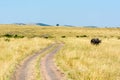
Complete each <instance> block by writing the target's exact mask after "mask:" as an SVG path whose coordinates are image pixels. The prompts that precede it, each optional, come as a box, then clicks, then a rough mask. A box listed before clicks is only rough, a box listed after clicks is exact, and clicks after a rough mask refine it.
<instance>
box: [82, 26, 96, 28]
mask: <svg viewBox="0 0 120 80" xmlns="http://www.w3.org/2000/svg"><path fill="white" fill-rule="evenodd" d="M83 27H86V28H97V26H83Z"/></svg>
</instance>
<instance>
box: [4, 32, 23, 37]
mask: <svg viewBox="0 0 120 80" xmlns="http://www.w3.org/2000/svg"><path fill="white" fill-rule="evenodd" d="M3 37H7V38H24V36H21V35H17V34H15V35H13V34H8V33H7V34H5V35H3Z"/></svg>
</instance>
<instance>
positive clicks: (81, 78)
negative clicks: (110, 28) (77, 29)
mask: <svg viewBox="0 0 120 80" xmlns="http://www.w3.org/2000/svg"><path fill="white" fill-rule="evenodd" d="M63 41H64V42H65V46H64V48H63V49H62V50H61V51H60V52H59V54H57V55H56V63H57V65H58V66H59V67H60V68H61V70H62V71H64V72H65V74H66V76H67V78H68V79H67V80H120V40H118V39H103V42H102V44H100V45H99V46H95V45H91V44H90V39H88V38H86V39H78V38H77V39H75V38H67V39H64V40H63Z"/></svg>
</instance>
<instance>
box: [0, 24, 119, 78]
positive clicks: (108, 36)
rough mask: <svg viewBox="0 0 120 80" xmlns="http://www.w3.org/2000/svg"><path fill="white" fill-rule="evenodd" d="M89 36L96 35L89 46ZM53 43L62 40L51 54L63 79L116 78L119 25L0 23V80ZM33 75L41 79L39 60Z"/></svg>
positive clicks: (117, 75)
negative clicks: (56, 49)
mask: <svg viewBox="0 0 120 80" xmlns="http://www.w3.org/2000/svg"><path fill="white" fill-rule="evenodd" d="M92 38H100V40H102V42H101V43H100V44H99V45H92V44H91V43H90V40H91V39H92ZM53 42H62V43H65V44H64V47H63V48H62V49H61V50H60V51H59V53H58V54H57V55H56V56H55V62H56V65H57V66H58V67H59V68H60V70H62V71H63V72H64V73H65V75H66V78H67V80H120V77H119V76H120V67H119V66H120V49H119V48H120V28H82V27H60V26H59V27H42V26H34V25H0V80H9V77H10V76H11V75H12V73H13V72H14V70H15V68H16V66H17V65H19V63H20V62H21V61H22V60H23V59H24V58H26V57H27V56H29V55H31V54H33V53H34V52H36V51H38V50H41V49H43V48H44V47H46V46H47V45H49V44H51V43H53ZM46 54H47V53H44V54H43V55H40V56H39V58H38V59H37V60H36V63H37V64H36V65H35V68H36V69H35V71H36V74H35V77H36V78H37V79H36V80H39V79H41V77H40V76H39V75H40V74H41V73H40V71H37V70H39V67H40V64H39V61H40V60H41V58H42V57H43V56H44V55H46Z"/></svg>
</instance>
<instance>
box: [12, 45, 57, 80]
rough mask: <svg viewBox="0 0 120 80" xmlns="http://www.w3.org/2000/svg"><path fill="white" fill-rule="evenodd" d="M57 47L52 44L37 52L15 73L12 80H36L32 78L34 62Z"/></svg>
mask: <svg viewBox="0 0 120 80" xmlns="http://www.w3.org/2000/svg"><path fill="white" fill-rule="evenodd" d="M55 45H56V44H51V45H50V46H48V47H46V48H44V49H43V50H42V51H40V52H37V53H35V54H33V55H32V56H29V57H28V58H27V59H25V60H24V61H23V63H22V64H21V65H20V66H19V68H18V69H16V71H15V72H14V74H13V77H12V78H11V80H34V77H32V76H33V67H34V66H33V65H34V64H35V63H34V61H35V60H36V59H37V57H39V55H40V54H42V53H44V52H45V51H47V50H49V49H50V48H52V47H53V46H55ZM30 78H31V79H30Z"/></svg>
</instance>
